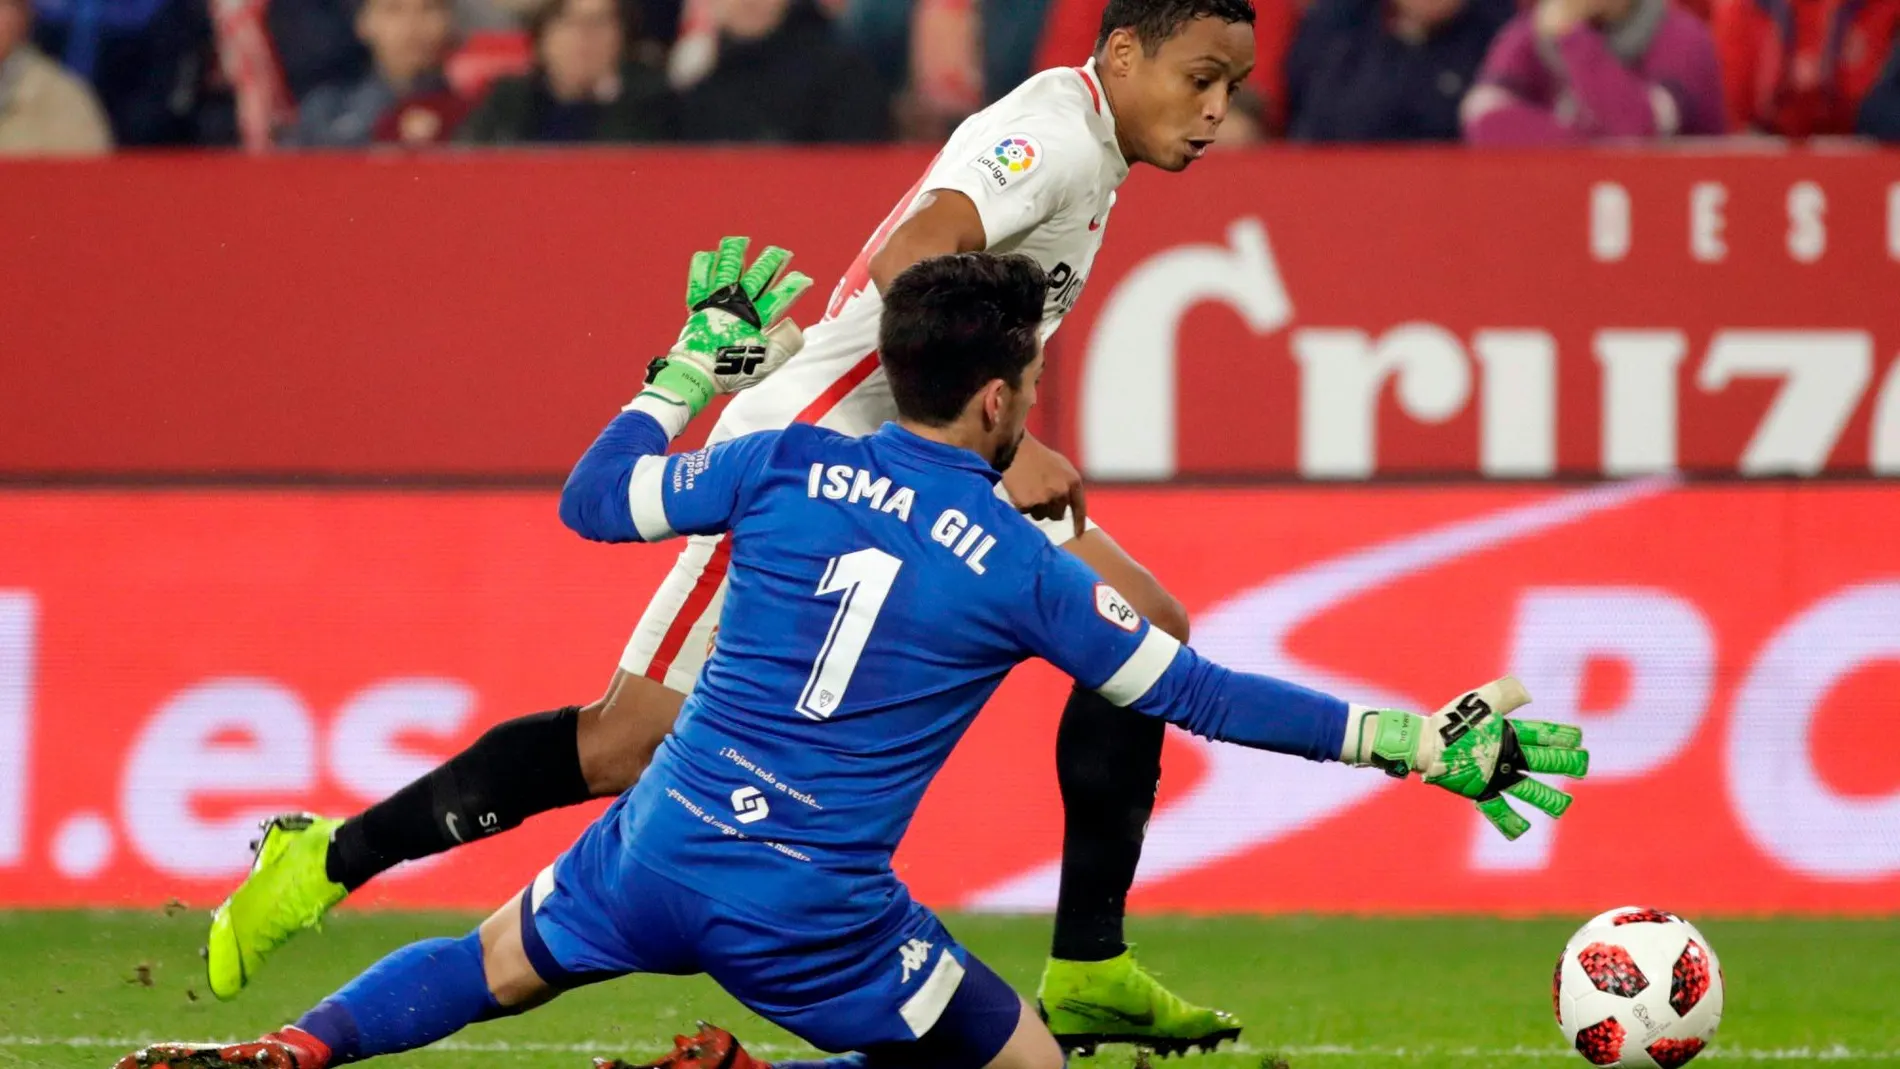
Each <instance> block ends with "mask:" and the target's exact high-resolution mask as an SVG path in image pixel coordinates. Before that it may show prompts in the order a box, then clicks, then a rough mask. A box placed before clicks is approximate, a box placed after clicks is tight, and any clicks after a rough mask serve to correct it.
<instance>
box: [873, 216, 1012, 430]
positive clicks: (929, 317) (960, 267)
mask: <svg viewBox="0 0 1900 1069" xmlns="http://www.w3.org/2000/svg"><path fill="white" fill-rule="evenodd" d="M1048 288H1049V277H1048V276H1047V275H1046V274H1044V273H1043V270H1042V267H1041V266H1040V265H1038V264H1037V263H1036V261H1034V260H1032V259H1030V258H1029V257H1027V256H1021V255H1015V254H1011V255H1007V256H999V255H996V254H994V253H987V252H959V253H953V254H951V255H949V256H936V257H932V258H931V259H928V260H922V261H919V262H917V263H915V264H912V265H911V266H910V267H908V268H905V269H904V271H903V273H902V274H899V275H898V276H897V277H896V278H895V279H892V280H891V288H890V289H889V290H888V291H887V292H886V293H885V294H884V295H883V296H884V315H883V319H882V321H881V322H880V323H879V325H878V332H877V337H878V353H879V358H880V359H881V360H882V361H883V363H884V374H885V375H886V376H887V377H888V378H889V379H890V382H891V396H892V397H893V398H894V399H895V400H896V402H897V411H898V414H900V415H902V416H903V417H904V418H905V419H909V420H915V421H916V422H918V423H922V424H925V425H927V426H932V427H941V426H943V425H944V424H946V423H950V422H953V421H955V420H956V418H957V417H958V416H959V415H961V414H962V413H963V408H964V406H965V405H967V404H969V403H970V398H972V397H974V396H976V393H977V391H978V390H981V389H982V388H983V386H984V384H986V383H988V382H989V381H990V380H992V379H1002V380H1003V381H1004V382H1007V383H1009V384H1010V385H1011V386H1021V385H1022V379H1023V369H1024V368H1027V367H1028V366H1029V365H1030V363H1031V362H1032V361H1034V360H1035V359H1036V349H1037V345H1038V343H1039V338H1038V335H1039V333H1040V332H1041V330H1042V302H1043V298H1044V296H1045V295H1046V294H1047V292H1048Z"/></svg>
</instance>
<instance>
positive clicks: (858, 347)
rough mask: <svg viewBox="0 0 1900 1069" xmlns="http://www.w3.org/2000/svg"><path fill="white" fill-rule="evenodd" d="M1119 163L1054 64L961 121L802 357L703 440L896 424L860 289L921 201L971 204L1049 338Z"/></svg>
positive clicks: (1084, 268) (1077, 282)
mask: <svg viewBox="0 0 1900 1069" xmlns="http://www.w3.org/2000/svg"><path fill="white" fill-rule="evenodd" d="M1127 177H1128V163H1127V161H1126V160H1124V159H1123V158H1122V154H1121V148H1120V146H1119V145H1118V144H1117V142H1116V140H1115V118H1114V115H1113V114H1112V113H1111V112H1110V111H1109V110H1108V98H1107V97H1106V96H1105V95H1104V94H1103V92H1102V84H1101V81H1100V79H1099V78H1097V76H1096V73H1095V64H1094V61H1093V60H1090V61H1089V64H1088V65H1087V66H1084V67H1057V68H1055V69H1053V70H1046V71H1043V72H1042V73H1040V74H1038V75H1036V76H1034V77H1032V78H1030V79H1029V80H1028V81H1026V82H1024V83H1023V84H1022V85H1020V86H1018V87H1017V88H1016V90H1015V91H1014V92H1012V93H1010V94H1009V95H1008V96H1006V97H1004V98H1003V99H1001V100H999V101H997V102H996V103H994V104H992V105H990V106H989V107H987V108H984V109H983V110H982V111H979V112H977V113H976V114H975V115H972V116H970V117H969V118H968V119H966V120H964V122H963V124H962V125H961V126H958V127H957V129H956V132H955V133H954V134H952V135H950V140H949V141H948V142H947V143H946V144H945V145H944V147H943V151H942V152H940V153H938V155H937V158H936V160H935V161H934V162H932V163H931V165H930V169H929V171H928V172H926V173H925V175H924V177H923V178H922V180H920V181H919V182H918V183H917V185H916V186H914V187H912V189H911V191H910V192H909V193H908V194H906V195H905V196H904V199H903V200H902V201H900V202H899V203H898V205H897V207H896V208H895V209H893V210H892V211H891V214H890V216H889V217H887V218H886V219H885V220H884V223H883V224H882V225H881V226H879V227H878V229H877V233H875V234H874V235H872V237H871V240H870V241H869V242H868V243H866V245H865V246H864V251H863V252H861V253H859V254H858V259H857V261H856V262H855V263H854V264H852V266H851V269H850V270H849V271H847V272H846V273H845V276H844V278H843V279H842V280H840V281H839V283H838V288H837V290H836V291H835V292H833V294H832V296H831V302H830V305H829V306H828V307H827V308H826V310H825V317H824V319H823V320H822V321H821V322H819V323H817V324H815V325H814V326H812V327H811V328H810V329H809V330H807V331H806V332H805V348H804V350H803V351H801V352H800V353H799V354H798V355H797V356H795V357H793V358H792V360H791V362H790V363H788V364H787V365H786V366H785V367H784V368H782V369H780V370H779V371H778V372H777V373H775V374H774V375H772V377H770V378H768V379H766V380H765V381H764V382H762V383H760V384H759V385H757V386H755V387H753V388H752V389H750V390H747V391H746V392H744V393H742V394H739V395H738V396H737V397H735V398H734V399H733V401H732V403H731V404H730V405H729V406H728V407H727V408H726V411H725V413H724V414H723V416H722V417H721V418H720V420H719V423H718V424H717V425H716V426H715V427H714V428H713V432H712V440H713V441H720V440H722V439H725V438H729V437H734V436H737V435H741V434H749V433H751V432H753V431H759V430H768V429H772V428H777V427H784V426H786V425H787V424H790V423H794V422H809V423H818V424H821V425H823V426H826V427H830V428H832V429H834V430H837V431H840V432H843V433H845V434H868V433H870V432H871V431H874V430H876V429H877V428H878V426H879V425H880V424H882V423H883V422H884V421H885V420H888V419H895V418H896V416H897V409H896V405H895V404H894V403H893V402H892V400H891V391H890V386H889V384H888V383H887V382H886V381H885V379H884V374H883V372H882V370H881V369H880V368H879V366H878V361H877V332H878V319H879V317H880V316H881V315H882V314H883V311H884V302H883V299H882V298H881V297H880V296H879V295H878V292H877V287H876V286H875V285H873V284H872V282H871V268H870V264H871V257H872V255H874V254H875V253H876V252H877V251H878V249H880V248H881V247H883V244H884V241H885V239H887V238H888V237H890V235H891V232H892V231H894V230H896V229H897V227H898V225H899V224H901V223H902V222H903V221H904V220H906V219H908V218H910V217H911V215H912V214H914V213H915V212H916V210H917V201H918V199H919V197H920V195H921V194H924V193H929V192H933V191H936V190H946V189H947V190H955V191H957V192H959V193H962V194H964V195H965V196H967V197H969V198H970V200H971V202H972V203H974V204H975V205H976V210H977V214H978V216H980V217H981V219H982V222H983V234H984V238H985V242H986V247H987V248H988V249H989V251H991V252H999V253H1006V252H1014V253H1022V254H1024V255H1026V256H1029V257H1031V258H1033V259H1034V260H1035V261H1036V262H1037V263H1039V264H1041V265H1042V269H1043V270H1044V271H1045V272H1047V273H1048V275H1049V297H1048V302H1047V304H1046V305H1045V307H1044V320H1043V328H1042V333H1043V337H1044V338H1045V339H1047V338H1048V336H1049V335H1051V334H1053V333H1055V330H1056V328H1057V327H1058V326H1060V325H1061V323H1062V317H1063V316H1065V315H1067V314H1068V313H1069V310H1070V309H1071V308H1074V307H1075V302H1076V300H1077V299H1078V298H1079V297H1080V296H1081V293H1082V285H1083V283H1084V282H1085V281H1086V280H1087V278H1088V273H1089V268H1090V267H1092V266H1093V265H1094V263H1095V254H1096V253H1097V252H1098V251H1100V249H1101V247H1102V235H1103V234H1104V233H1105V232H1106V226H1107V223H1108V213H1109V211H1110V210H1111V209H1112V208H1113V207H1114V205H1115V190H1116V189H1117V188H1118V187H1120V186H1121V184H1122V181H1123V180H1124V179H1126V178H1127Z"/></svg>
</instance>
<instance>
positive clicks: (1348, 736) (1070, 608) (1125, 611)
mask: <svg viewBox="0 0 1900 1069" xmlns="http://www.w3.org/2000/svg"><path fill="white" fill-rule="evenodd" d="M1064 558H1068V559H1064ZM1029 582H1030V589H1029V590H1028V591H1026V594H1027V596H1025V597H1023V598H1020V599H1018V600H1017V602H1016V603H1015V604H1016V605H1018V606H1019V608H1018V612H1019V615H1018V617H1017V622H1018V626H1019V627H1020V628H1021V631H1020V632H1019V633H1020V635H1021V638H1022V640H1023V641H1024V643H1025V644H1026V645H1027V646H1028V647H1029V648H1030V649H1031V650H1033V651H1034V652H1036V653H1037V654H1039V655H1041V656H1042V657H1044V658H1047V659H1048V660H1049V661H1050V662H1051V663H1052V664H1054V665H1055V666H1056V667H1058V668H1060V669H1062V670H1063V671H1065V672H1067V673H1068V674H1069V675H1071V676H1073V677H1074V678H1075V680H1076V681H1077V682H1078V683H1081V684H1082V685H1083V686H1087V687H1093V688H1094V689H1095V690H1096V691H1097V692H1098V693H1100V694H1101V695H1102V696H1103V697H1105V698H1107V699H1108V700H1109V701H1111V702H1113V703H1115V704H1116V705H1121V706H1128V707H1132V708H1133V709H1135V710H1136V711H1138V712H1142V713H1146V714H1148V715H1150V716H1157V717H1162V718H1164V719H1166V720H1169V721H1172V722H1173V723H1176V724H1179V725H1180V726H1182V727H1184V728H1186V729H1187V730H1189V731H1192V732H1194V733H1195V734H1196V735H1200V736H1202V737H1203V738H1209V739H1216V740H1219V741H1222V742H1232V743H1238V744H1240V745H1242V746H1250V747H1253V748H1255V749H1261V750H1272V751H1274V752H1275V753H1284V754H1291V755H1293V756H1295V757H1304V758H1306V759H1307V760H1309V761H1343V762H1345V763H1347V764H1352V765H1370V766H1372V767H1375V768H1378V769H1381V770H1383V771H1385V772H1387V773H1389V774H1391V775H1393V776H1397V777H1400V778H1403V777H1406V776H1409V775H1411V774H1412V773H1414V772H1416V773H1418V774H1419V775H1420V776H1421V778H1423V779H1424V780H1425V782H1426V783H1428V784H1430V785H1432V786H1434V787H1439V788H1442V789H1444V790H1448V791H1451V792H1452V793H1454V794H1457V795H1460V796H1462V797H1465V798H1469V799H1471V800H1472V801H1474V802H1476V803H1477V804H1478V810H1479V812H1481V813H1483V814H1484V815H1485V817H1486V818H1488V819H1489V820H1490V821H1491V823H1492V824H1493V825H1495V826H1496V827H1497V829H1498V830H1499V831H1500V832H1503V833H1504V835H1505V837H1507V838H1511V839H1515V838H1517V837H1518V836H1520V835H1522V834H1524V832H1525V831H1527V830H1529V828H1530V824H1529V823H1528V822H1527V821H1526V820H1525V819H1524V818H1523V816H1522V815H1520V814H1518V813H1517V812H1515V811H1514V810H1512V808H1511V807H1510V805H1509V804H1508V803H1506V802H1505V800H1504V797H1503V796H1504V795H1506V794H1508V795H1511V796H1512V797H1515V798H1517V799H1519V800H1521V801H1524V802H1527V803H1529V804H1531V805H1533V806H1535V807H1537V808H1538V809H1540V810H1542V811H1544V812H1545V813H1548V814H1550V815H1551V816H1553V817H1556V816H1561V815H1563V812H1564V810H1566V809H1568V808H1569V806H1570V801H1571V799H1570V796H1569V795H1567V794H1565V793H1563V792H1562V791H1559V790H1556V789H1555V788H1552V787H1549V786H1547V785H1545V784H1543V783H1540V782H1538V781H1536V780H1533V779H1530V778H1528V774H1529V773H1532V772H1542V773H1552V774H1556V775H1560V776H1571V777H1577V778H1580V777H1582V776H1583V775H1584V774H1585V773H1586V772H1588V771H1589V767H1590V755H1589V753H1588V752H1587V751H1585V750H1583V749H1582V744H1583V732H1582V731H1580V730H1578V729H1577V728H1574V727H1571V726H1569V725H1567V724H1553V723H1547V722H1544V721H1538V720H1515V721H1514V720H1509V719H1506V716H1507V714H1509V713H1510V712H1511V711H1512V710H1514V709H1516V708H1518V707H1519V706H1522V705H1525V704H1527V703H1528V702H1529V701H1530V694H1529V693H1527V692H1526V691H1525V690H1524V687H1523V684H1521V683H1519V682H1518V681H1517V680H1516V679H1513V678H1511V677H1508V676H1507V677H1505V678H1503V679H1500V680H1497V681H1495V682H1492V683H1487V684H1485V685H1484V686H1482V687H1479V688H1478V689H1476V690H1474V691H1471V692H1469V693H1467V694H1464V695H1461V696H1459V697H1458V698H1456V699H1454V700H1453V701H1451V702H1449V703H1447V704H1446V705H1445V707H1444V708H1442V709H1440V710H1439V711H1438V712H1437V713H1435V714H1433V715H1431V716H1429V717H1427V716H1420V715H1418V714H1416V713H1408V712H1404V711H1402V710H1397V709H1369V708H1366V707H1364V706H1358V705H1349V704H1347V703H1346V702H1345V701H1343V700H1341V699H1339V698H1335V697H1333V696H1332V695H1329V694H1323V693H1321V692H1319V691H1316V690H1312V689H1309V688H1307V687H1302V686H1300V685H1298V684H1296V683H1288V682H1286V681H1284V680H1279V679H1273V678H1271V677H1269V676H1263V675H1254V674H1252V673H1248V672H1236V671H1234V670H1232V669H1230V668H1226V667H1223V666H1222V665H1219V664H1216V663H1214V662H1213V661H1210V660H1208V659H1207V658H1205V657H1202V656H1201V655H1200V654H1198V653H1196V652H1194V650H1192V649H1190V648H1188V647H1186V646H1183V645H1181V643H1180V642H1179V641H1177V640H1176V639H1174V638H1173V637H1172V636H1170V635H1168V634H1167V633H1166V632H1164V631H1161V630H1159V629H1158V628H1156V627H1154V626H1153V625H1152V624H1150V623H1149V622H1148V621H1146V620H1144V619H1142V618H1141V617H1140V616H1139V615H1138V614H1136V613H1135V611H1134V609H1132V608H1131V607H1129V605H1128V603H1127V601H1125V600H1124V599H1123V598H1122V597H1121V595H1120V594H1118V593H1116V592H1115V590H1114V589H1113V588H1111V587H1109V586H1108V585H1107V584H1105V583H1102V582H1101V581H1100V580H1099V578H1097V577H1096V575H1095V573H1094V572H1092V571H1090V570H1089V569H1088V568H1087V566H1085V565H1083V564H1082V563H1081V562H1080V561H1076V560H1074V559H1073V557H1071V556H1070V555H1069V554H1066V553H1062V552H1060V551H1057V550H1055V549H1048V550H1046V551H1045V552H1043V553H1042V555H1041V557H1040V565H1039V567H1038V568H1037V569H1036V570H1035V572H1034V574H1032V575H1031V576H1029Z"/></svg>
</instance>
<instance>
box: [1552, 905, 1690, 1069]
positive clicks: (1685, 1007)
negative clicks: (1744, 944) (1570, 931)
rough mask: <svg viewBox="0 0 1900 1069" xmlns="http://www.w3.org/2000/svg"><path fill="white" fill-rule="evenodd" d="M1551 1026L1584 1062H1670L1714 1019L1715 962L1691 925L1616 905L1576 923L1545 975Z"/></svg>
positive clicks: (1677, 1061) (1671, 1065)
mask: <svg viewBox="0 0 1900 1069" xmlns="http://www.w3.org/2000/svg"><path fill="white" fill-rule="evenodd" d="M1551 1002H1552V1008H1553V1009H1554V1010H1556V1012H1557V1027H1559V1028H1561V1029H1563V1033H1564V1038H1565V1039H1567V1040H1569V1041H1570V1042H1571V1044H1573V1045H1574V1046H1575V1047H1576V1048H1577V1053H1578V1054H1581V1055H1583V1057H1584V1059H1585V1060H1587V1061H1588V1062H1589V1063H1590V1064H1592V1065H1616V1066H1644V1067H1649V1069H1654V1067H1656V1066H1661V1067H1662V1069H1675V1067H1676V1066H1679V1065H1683V1064H1684V1063H1686V1062H1688V1061H1689V1059H1691V1058H1693V1057H1695V1056H1696V1055H1697V1054H1699V1053H1701V1052H1702V1048H1704V1047H1706V1046H1708V1043H1709V1040H1711V1039H1713V1038H1714V1037H1715V1026H1716V1025H1718V1024H1720V1023H1721V1022H1722V965H1721V963H1720V962H1718V961H1717V960H1716V958H1715V951H1714V950H1712V949H1710V947H1709V941H1708V940H1707V939H1704V938H1703V937H1702V933H1701V932H1698V931H1696V929H1695V925H1693V924H1690V923H1689V922H1688V921H1685V920H1683V919H1682V918H1681V917H1678V916H1676V915H1675V914H1674V913H1666V912H1664V911H1663V910H1660V909H1644V908H1641V907H1637V906H1622V907H1619V908H1617V909H1613V910H1610V911H1609V912H1608V913H1601V914H1598V915H1597V916H1595V917H1592V918H1591V919H1590V922H1589V923H1588V924H1585V925H1584V926H1583V927H1582V928H1580V929H1578V931H1577V934H1576V935H1573V936H1571V937H1570V943H1569V945H1567V946H1565V947H1564V954H1563V957H1561V958H1558V959H1557V975H1556V976H1555V977H1553V978H1552V979H1551Z"/></svg>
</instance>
